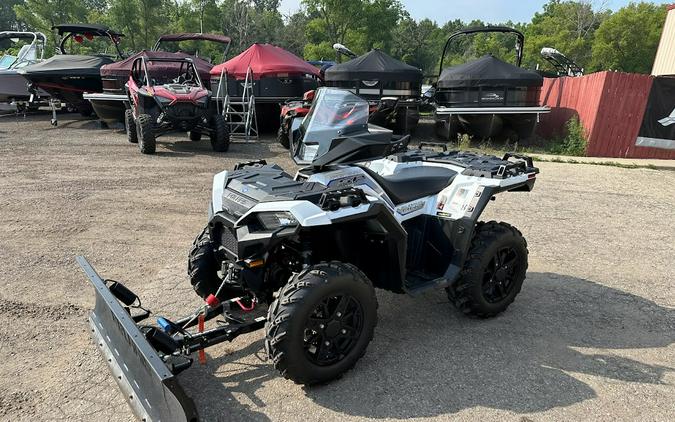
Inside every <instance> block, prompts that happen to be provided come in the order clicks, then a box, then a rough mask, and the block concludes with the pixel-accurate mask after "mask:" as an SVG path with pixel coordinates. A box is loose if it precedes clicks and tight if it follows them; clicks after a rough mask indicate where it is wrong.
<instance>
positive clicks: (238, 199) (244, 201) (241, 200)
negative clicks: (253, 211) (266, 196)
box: [223, 191, 256, 208]
mask: <svg viewBox="0 0 675 422" xmlns="http://www.w3.org/2000/svg"><path fill="white" fill-rule="evenodd" d="M223 198H224V199H226V200H228V201H231V202H234V203H235V204H238V205H241V206H243V207H246V208H252V207H253V206H254V205H255V204H256V203H255V201H251V200H250V199H248V198H246V197H244V196H242V195H239V194H237V193H234V192H232V191H225V193H224V194H223Z"/></svg>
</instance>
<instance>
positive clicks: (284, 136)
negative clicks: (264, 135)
mask: <svg viewBox="0 0 675 422" xmlns="http://www.w3.org/2000/svg"><path fill="white" fill-rule="evenodd" d="M289 138H290V134H289V133H287V132H286V131H285V130H284V126H283V123H282V124H281V126H280V127H279V131H278V132H277V141H278V142H279V143H280V144H281V146H282V147H284V148H286V149H288V148H290V147H291V140H290V139H289Z"/></svg>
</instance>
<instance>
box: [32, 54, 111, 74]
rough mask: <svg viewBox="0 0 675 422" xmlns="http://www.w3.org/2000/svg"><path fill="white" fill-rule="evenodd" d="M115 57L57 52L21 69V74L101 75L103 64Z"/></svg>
mask: <svg viewBox="0 0 675 422" xmlns="http://www.w3.org/2000/svg"><path fill="white" fill-rule="evenodd" d="M112 62H113V59H111V58H109V57H103V56H80V55H73V54H57V55H56V56H52V57H50V58H49V59H47V60H45V61H43V62H40V63H36V64H33V65H30V66H26V67H24V68H22V69H20V72H19V73H21V74H25V75H36V74H45V73H49V74H51V75H54V76H61V75H72V76H87V75H95V76H99V69H100V68H101V66H103V65H105V64H108V63H112Z"/></svg>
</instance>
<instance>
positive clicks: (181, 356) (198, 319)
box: [76, 256, 265, 422]
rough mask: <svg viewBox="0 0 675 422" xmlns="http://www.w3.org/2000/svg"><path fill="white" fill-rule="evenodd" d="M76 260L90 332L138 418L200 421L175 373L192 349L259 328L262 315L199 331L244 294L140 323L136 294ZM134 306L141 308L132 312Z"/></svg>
mask: <svg viewBox="0 0 675 422" xmlns="http://www.w3.org/2000/svg"><path fill="white" fill-rule="evenodd" d="M76 259H77V262H78V264H79V265H80V267H81V268H82V270H83V271H84V273H85V274H86V275H87V277H88V278H89V281H90V282H91V284H92V285H93V286H94V290H95V293H96V304H95V306H94V310H93V311H91V312H90V314H89V324H90V328H91V335H92V337H93V339H94V342H95V343H96V344H97V346H98V348H99V349H100V350H101V353H102V354H103V357H104V359H105V360H106V363H107V364H108V367H109V368H110V371H111V372H112V374H113V376H114V377H115V381H117V384H118V385H119V388H120V390H122V392H123V393H124V395H125V397H126V400H127V402H128V403H129V406H130V407H131V409H132V410H133V412H134V414H135V415H136V417H138V418H139V419H140V420H142V421H145V422H150V421H176V422H178V421H180V422H183V421H190V422H191V421H198V420H199V416H198V413H197V409H196V407H195V404H194V402H193V400H192V399H191V398H190V397H188V395H187V394H186V393H185V391H184V390H183V388H182V387H181V386H180V384H179V383H178V379H177V378H176V375H177V374H178V373H179V372H181V371H183V370H185V369H187V368H188V367H189V366H190V365H191V364H192V358H191V357H190V355H191V354H192V353H195V352H200V353H203V352H202V350H203V349H205V348H206V347H209V346H212V345H215V344H218V343H222V342H225V341H232V340H234V339H235V338H236V337H237V336H239V335H241V334H244V333H248V332H251V331H255V330H258V329H261V328H263V326H264V323H265V318H264V317H257V318H254V319H252V320H251V321H248V322H245V321H237V322H235V323H225V324H222V325H218V326H217V327H216V328H213V329H210V330H206V331H203V327H204V322H205V321H207V320H210V319H213V318H215V317H218V316H222V315H223V313H224V305H225V304H229V303H230V302H238V303H241V302H240V301H241V300H242V298H234V299H231V300H229V301H225V302H219V301H217V300H211V301H209V303H210V305H211V306H208V305H207V306H204V307H203V308H202V309H201V310H200V311H199V312H197V313H195V314H192V315H189V316H186V317H184V318H182V319H179V320H176V321H175V322H172V321H170V320H168V319H166V318H162V317H160V318H157V326H153V325H149V324H141V321H142V320H144V319H146V318H147V317H148V316H149V314H150V312H149V311H147V310H145V309H144V308H141V307H140V305H134V304H133V303H140V302H139V301H138V298H137V297H136V295H135V294H134V293H133V292H131V291H130V290H128V289H127V288H126V287H124V286H123V285H121V283H118V282H113V283H110V284H109V285H108V284H106V281H105V280H103V279H102V278H101V277H100V276H99V275H98V273H97V272H96V270H94V268H93V267H92V266H91V264H90V263H89V262H88V261H87V260H86V259H85V258H84V257H82V256H78V257H77V258H76ZM124 305H126V306H124ZM135 309H141V310H142V311H143V312H142V313H141V314H137V315H133V312H134V311H135ZM195 325H199V326H200V327H199V328H200V329H199V331H198V332H196V333H190V332H188V331H187V329H188V328H190V327H194V326H195ZM201 358H202V357H201V356H200V360H201Z"/></svg>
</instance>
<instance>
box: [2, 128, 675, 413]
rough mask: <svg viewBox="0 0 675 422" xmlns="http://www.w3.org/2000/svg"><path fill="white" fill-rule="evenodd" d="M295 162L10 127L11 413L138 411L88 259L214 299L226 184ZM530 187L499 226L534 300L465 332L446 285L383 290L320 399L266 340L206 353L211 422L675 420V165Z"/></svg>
mask: <svg viewBox="0 0 675 422" xmlns="http://www.w3.org/2000/svg"><path fill="white" fill-rule="evenodd" d="M258 158H265V159H267V160H268V161H274V162H277V163H279V164H281V165H282V166H284V167H286V168H289V169H290V168H292V167H293V165H292V164H291V162H290V160H289V159H288V157H287V155H286V153H285V151H284V150H282V149H281V148H280V147H278V146H277V145H276V144H275V143H274V142H272V141H271V140H268V141H264V142H260V143H258V144H246V145H244V144H237V145H233V146H232V148H231V150H230V152H228V153H227V154H214V153H212V152H211V151H210V147H209V145H208V142H200V143H192V142H190V141H188V140H187V137H186V136H175V137H171V138H166V139H164V138H162V139H161V143H160V144H159V147H158V153H157V154H156V155H154V156H143V155H141V154H140V153H139V152H138V149H137V148H136V147H135V146H132V145H130V144H128V143H127V142H126V139H125V136H124V134H123V133H120V132H115V131H111V130H102V129H99V128H98V126H97V124H96V123H95V122H93V121H91V120H81V119H79V118H75V117H74V116H72V115H65V116H62V120H61V122H60V125H59V127H58V128H52V127H50V126H49V116H48V115H40V116H31V117H28V118H26V119H17V118H16V117H13V116H9V117H8V116H4V117H0V420H7V421H17V420H69V421H71V420H83V421H91V420H110V421H124V420H130V419H132V418H133V416H132V414H131V412H130V410H129V408H128V407H127V405H126V402H125V401H124V399H123V398H122V395H121V394H120V392H119V391H118V389H117V386H116V384H115V382H114V381H113V379H112V377H111V376H110V374H109V372H108V369H107V368H106V365H105V364H104V363H103V360H102V359H101V358H100V357H99V356H98V354H99V353H98V351H97V350H96V349H95V348H94V345H93V343H92V342H91V340H90V338H89V336H88V329H87V324H86V314H87V311H88V309H90V308H91V307H92V305H93V300H92V299H93V291H92V289H91V288H90V287H89V285H88V282H87V280H86V279H85V277H84V275H83V274H82V273H81V272H80V270H79V269H78V267H77V266H76V264H75V260H74V257H75V255H78V254H83V255H86V256H87V257H88V258H89V259H90V260H91V262H92V263H93V264H94V265H95V266H96V268H97V270H98V271H99V272H100V273H101V274H102V275H104V276H105V277H109V278H115V279H118V280H123V281H124V282H125V283H126V284H127V285H128V286H129V287H131V288H132V289H133V290H134V291H136V293H138V294H139V295H140V296H141V297H142V298H143V299H144V304H146V305H148V306H150V307H152V308H153V310H155V311H157V312H159V313H166V314H178V313H186V312H187V311H190V310H192V309H193V308H194V307H195V306H197V305H198V304H199V301H198V300H197V298H196V296H195V295H194V294H193V293H192V291H191V289H190V287H189V284H188V281H187V278H186V274H185V265H186V255H187V250H188V247H189V245H190V244H191V242H192V240H193V238H194V236H195V235H197V234H198V233H199V231H200V230H201V228H202V227H203V226H204V224H205V220H206V206H207V204H208V200H209V196H210V190H211V177H212V175H213V174H214V173H216V172H218V171H220V170H222V169H227V168H231V167H232V166H233V165H234V163H236V162H238V161H244V160H250V159H258ZM540 168H541V175H540V177H539V178H538V182H537V185H536V187H535V190H534V191H533V192H531V193H515V194H503V195H500V196H499V197H498V199H497V201H496V202H493V203H491V204H490V205H489V207H488V209H487V211H486V215H485V219H498V220H503V221H507V222H509V223H512V224H514V225H516V226H517V227H519V228H520V229H521V230H522V232H523V234H524V235H525V236H526V237H527V239H528V243H529V249H530V267H529V273H528V278H527V280H526V282H525V285H524V286H523V290H522V292H521V294H520V296H519V297H518V298H517V300H516V301H515V303H514V304H513V305H512V306H511V307H510V308H509V309H508V311H507V312H506V313H504V314H503V315H501V316H499V317H497V318H495V319H492V320H488V321H480V320H472V319H467V318H465V317H463V316H462V315H460V314H459V313H458V312H457V311H455V310H454V309H453V308H452V307H451V306H450V305H449V304H448V301H447V299H446V297H445V295H444V293H443V292H441V291H439V292H432V293H428V294H425V295H423V296H421V297H417V298H411V297H407V296H397V295H393V294H390V293H387V292H378V300H379V302H380V309H379V323H378V326H377V329H376V332H375V339H374V341H373V342H372V343H371V345H370V347H369V348H368V351H367V353H366V355H365V357H364V358H363V359H362V360H361V361H360V362H359V363H358V364H357V366H356V368H355V369H354V370H353V371H351V372H349V373H348V374H346V375H345V376H344V377H343V378H342V379H341V380H339V381H336V382H333V383H331V384H329V385H326V386H323V387H318V388H303V387H300V386H297V385H294V384H292V383H291V382H289V381H286V380H284V379H282V378H280V377H279V376H277V374H276V373H275V372H274V371H273V369H272V368H271V366H270V365H269V364H268V363H266V362H265V361H264V353H263V351H262V333H260V332H257V333H252V334H248V335H245V336H242V337H240V338H238V339H237V340H236V341H235V342H234V343H231V344H225V345H221V346H218V347H214V348H212V349H209V351H208V358H209V360H208V363H207V365H205V366H199V365H195V366H194V367H193V368H191V369H190V370H188V371H186V372H184V373H183V374H181V375H180V376H179V378H180V381H181V383H182V384H183V385H184V386H185V388H186V390H187V392H188V394H189V395H191V396H192V397H194V398H195V400H196V402H197V405H198V408H199V411H200V413H201V415H202V416H203V418H204V419H205V420H209V421H217V420H222V421H234V420H239V421H241V420H244V421H245V420H252V421H268V420H271V421H294V420H312V421H332V420H340V421H343V420H349V421H362V420H399V419H415V420H449V419H458V420H487V421H489V420H499V421H502V420H518V421H538V420H617V419H620V420H638V419H639V420H646V421H672V420H675V406H674V405H673V403H675V388H674V386H673V384H674V383H675V374H674V372H673V369H674V367H675V345H674V344H673V342H674V341H675V310H674V306H675V289H674V288H673V280H675V263H674V261H675V260H674V253H673V245H674V244H675V218H674V217H673V215H674V214H673V207H674V206H675V188H673V186H675V172H673V171H658V170H648V169H622V168H615V167H604V166H592V165H569V164H558V163H541V164H540Z"/></svg>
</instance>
